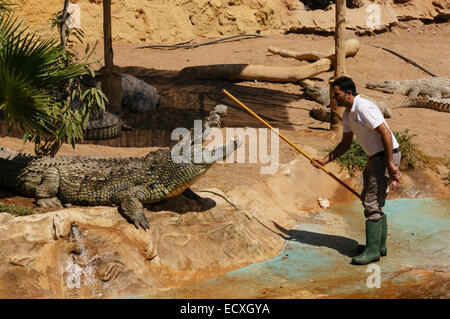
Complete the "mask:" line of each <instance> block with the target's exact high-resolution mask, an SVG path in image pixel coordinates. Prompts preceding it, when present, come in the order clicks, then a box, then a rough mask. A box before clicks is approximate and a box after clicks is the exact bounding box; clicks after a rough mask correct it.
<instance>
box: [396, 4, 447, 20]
mask: <svg viewBox="0 0 450 319" xmlns="http://www.w3.org/2000/svg"><path fill="white" fill-rule="evenodd" d="M392 8H393V9H394V11H395V14H396V15H397V17H398V19H399V20H401V21H405V20H424V21H431V20H448V19H449V18H450V2H449V1H448V0H409V1H407V2H405V1H394V3H393V4H392Z"/></svg>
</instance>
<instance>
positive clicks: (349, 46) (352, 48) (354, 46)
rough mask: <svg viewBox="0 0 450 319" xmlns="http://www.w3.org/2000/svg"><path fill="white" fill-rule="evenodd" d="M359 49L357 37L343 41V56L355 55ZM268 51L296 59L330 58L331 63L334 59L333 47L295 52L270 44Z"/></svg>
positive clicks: (315, 59) (316, 59)
mask: <svg viewBox="0 0 450 319" xmlns="http://www.w3.org/2000/svg"><path fill="white" fill-rule="evenodd" d="M358 50H359V41H358V40H357V39H349V40H347V41H346V42H345V57H351V56H355V55H356V53H357V52H358ZM268 51H269V52H271V53H273V54H278V55H280V56H282V57H284V58H294V59H297V60H305V61H318V60H320V59H324V58H326V59H330V60H331V61H332V63H334V60H335V49H334V48H333V49H330V50H329V51H328V52H318V51H309V52H297V51H291V50H284V49H279V48H276V47H272V46H270V47H269V48H268Z"/></svg>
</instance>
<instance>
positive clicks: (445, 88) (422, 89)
mask: <svg viewBox="0 0 450 319" xmlns="http://www.w3.org/2000/svg"><path fill="white" fill-rule="evenodd" d="M366 87H367V88H368V89H371V90H377V91H381V92H385V93H390V94H394V93H397V94H403V95H406V96H408V97H410V98H413V97H417V96H419V95H426V96H429V97H432V98H437V99H441V98H450V79H446V78H440V77H429V78H423V79H417V80H403V81H395V80H388V81H383V82H369V83H367V84H366Z"/></svg>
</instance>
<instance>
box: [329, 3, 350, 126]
mask: <svg viewBox="0 0 450 319" xmlns="http://www.w3.org/2000/svg"><path fill="white" fill-rule="evenodd" d="M345 10H346V0H337V1H336V29H335V33H334V43H335V52H336V63H335V69H334V78H331V79H330V108H331V122H330V130H332V131H333V132H335V133H336V134H339V133H340V132H341V131H342V123H341V121H340V118H342V113H343V109H344V108H342V107H341V108H339V107H338V105H337V101H336V100H335V99H333V88H332V87H331V82H332V81H333V80H335V79H337V78H338V77H340V76H343V75H345V74H346V71H345V41H344V36H345Z"/></svg>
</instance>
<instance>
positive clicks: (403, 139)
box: [394, 129, 432, 169]
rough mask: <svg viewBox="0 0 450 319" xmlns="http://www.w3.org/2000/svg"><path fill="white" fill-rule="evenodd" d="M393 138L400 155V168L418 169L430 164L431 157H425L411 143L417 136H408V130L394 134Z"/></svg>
mask: <svg viewBox="0 0 450 319" xmlns="http://www.w3.org/2000/svg"><path fill="white" fill-rule="evenodd" d="M394 136H395V138H396V139H397V142H398V144H399V145H400V152H401V153H402V162H401V166H400V167H401V168H412V169H420V168H424V167H426V166H428V165H430V164H432V159H431V157H430V156H428V155H425V154H424V153H423V152H422V151H421V150H420V149H419V147H418V145H417V144H415V143H414V142H413V141H412V140H413V138H414V137H416V136H417V134H409V130H408V129H406V130H404V131H403V132H394Z"/></svg>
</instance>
